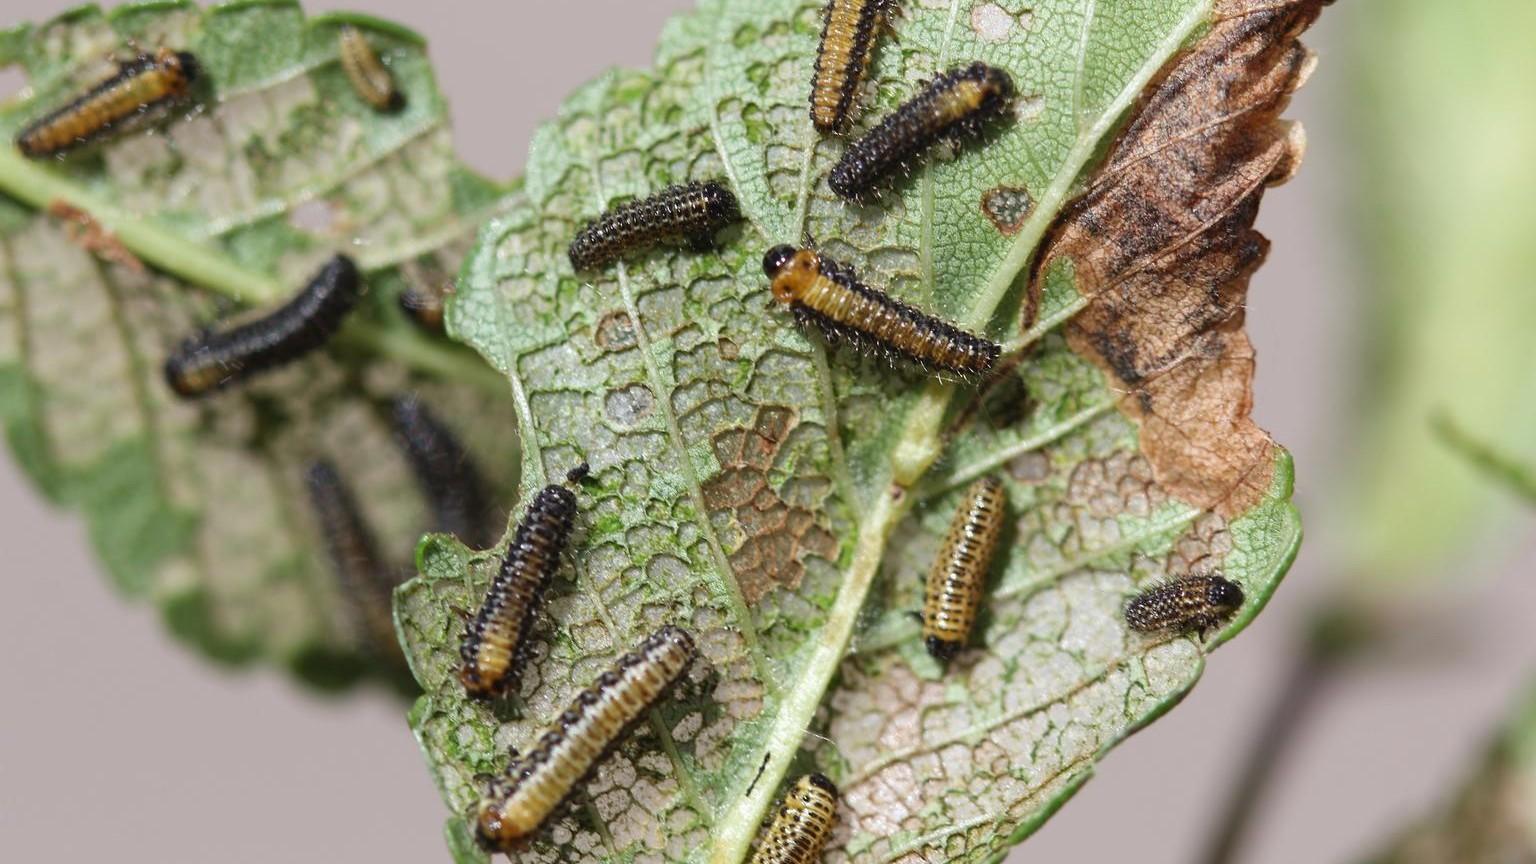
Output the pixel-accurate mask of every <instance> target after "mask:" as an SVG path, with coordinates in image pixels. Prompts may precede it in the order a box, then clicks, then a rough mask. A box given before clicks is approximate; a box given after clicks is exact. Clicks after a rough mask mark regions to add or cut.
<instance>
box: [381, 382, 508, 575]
mask: <svg viewBox="0 0 1536 864" xmlns="http://www.w3.org/2000/svg"><path fill="white" fill-rule="evenodd" d="M390 419H391V421H392V425H393V426H394V430H395V441H396V442H398V443H399V445H400V449H401V451H403V452H404V453H405V457H406V461H407V462H409V463H410V465H411V473H412V474H414V475H415V476H416V485H417V486H419V487H421V491H422V494H423V495H424V496H425V497H426V499H427V506H428V509H430V510H431V511H432V519H433V526H432V530H434V531H438V532H442V533H446V534H452V535H453V536H455V537H457V538H459V540H460V541H462V542H463V543H464V545H466V546H468V547H470V548H471V549H486V548H489V547H490V546H491V545H492V544H494V543H495V542H496V538H497V536H498V534H499V532H500V530H501V526H498V525H496V524H495V520H494V518H493V517H494V516H495V508H493V507H492V506H491V504H490V495H488V494H487V493H486V488H485V480H484V478H483V477H482V476H481V474H480V469H479V467H478V466H477V465H476V464H475V460H474V459H473V457H471V456H470V455H469V451H468V450H466V449H464V445H463V444H462V443H460V441H459V438H458V436H457V435H454V434H453V430H451V429H449V428H448V427H447V426H445V425H444V424H443V422H442V421H441V420H439V419H438V418H437V416H436V415H435V414H433V413H432V411H431V410H430V409H429V408H427V406H426V404H425V403H423V402H422V401H421V399H420V398H419V397H417V396H414V395H406V396H397V397H396V398H395V400H394V403H393V405H392V406H391V411H390Z"/></svg>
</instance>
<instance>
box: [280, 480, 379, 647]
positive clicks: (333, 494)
mask: <svg viewBox="0 0 1536 864" xmlns="http://www.w3.org/2000/svg"><path fill="white" fill-rule="evenodd" d="M304 485H305V488H306V489H307V490H308V492H309V501H310V506H311V508H312V509H313V510H314V513H315V520H316V521H317V522H318V523H319V526H320V534H321V536H322V538H323V540H324V543H325V548H326V552H327V553H328V554H329V556H330V559H331V564H332V566H333V568H334V569H335V571H336V577H337V581H338V582H340V584H341V596H342V601H343V602H344V603H345V604H346V607H347V608H348V610H349V612H350V615H351V617H352V618H353V622H352V623H353V626H354V627H355V628H356V630H357V632H358V636H359V638H360V639H361V640H362V642H363V644H364V645H365V647H366V648H367V649H368V651H369V652H370V653H372V654H375V655H377V656H380V657H383V658H387V659H389V660H390V661H392V662H398V661H403V660H404V657H403V656H402V655H401V654H400V643H399V641H398V640H397V639H396V638H395V622H394V617H393V612H392V611H391V607H390V595H391V593H392V592H393V591H394V589H395V585H396V584H397V583H398V581H399V576H400V575H401V574H400V573H399V572H398V571H396V570H394V569H393V568H391V567H389V566H388V565H386V564H385V563H384V559H383V556H381V555H380V554H379V545H378V542H377V540H376V539H375V538H374V534H373V531H372V530H371V529H370V528H369V527H368V523H367V522H365V521H364V520H363V514H362V512H361V511H360V510H359V509H358V506H357V499H356V498H354V497H353V495H352V491H351V490H350V489H349V488H347V485H346V483H345V482H344V481H343V480H342V479H341V474H340V473H339V472H337V470H336V466H335V465H334V464H332V463H331V462H330V461H329V460H326V459H320V460H317V461H315V462H313V463H311V464H310V466H309V469H308V470H307V471H305V472H304Z"/></svg>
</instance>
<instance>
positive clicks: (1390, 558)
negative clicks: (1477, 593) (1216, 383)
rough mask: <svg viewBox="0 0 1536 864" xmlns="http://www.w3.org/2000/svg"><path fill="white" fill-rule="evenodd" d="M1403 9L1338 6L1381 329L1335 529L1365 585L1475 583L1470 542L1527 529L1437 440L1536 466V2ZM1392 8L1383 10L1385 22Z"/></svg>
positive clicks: (1390, 589)
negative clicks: (1457, 437) (1531, 32)
mask: <svg viewBox="0 0 1536 864" xmlns="http://www.w3.org/2000/svg"><path fill="white" fill-rule="evenodd" d="M1506 5H1507V4H1501V3H1497V2H1489V0H1483V2H1473V3H1466V4H1446V3H1439V2H1435V0H1408V2H1401V3H1388V4H1383V5H1382V6H1381V7H1380V8H1379V9H1372V10H1371V11H1369V12H1365V11H1363V10H1361V9H1360V8H1359V7H1358V6H1357V5H1351V4H1345V5H1344V6H1342V7H1341V11H1342V14H1343V16H1344V17H1343V19H1341V20H1343V21H1345V22H1347V23H1348V24H1349V28H1348V29H1349V32H1351V33H1353V34H1354V41H1355V42H1356V43H1357V44H1358V48H1357V50H1355V51H1354V52H1353V54H1354V55H1355V56H1357V57H1359V58H1360V59H1359V60H1358V61H1357V64H1358V68H1356V69H1352V70H1350V72H1349V74H1346V75H1345V76H1344V77H1343V80H1345V81H1348V82H1350V83H1351V85H1352V87H1353V91H1352V92H1351V93H1350V94H1349V95H1348V97H1347V99H1348V103H1349V104H1351V105H1357V106H1360V107H1359V110H1358V111H1354V112H1352V113H1351V116H1352V117H1353V118H1354V119H1355V122H1356V124H1357V126H1358V132H1359V135H1358V137H1359V139H1360V141H1361V142H1362V143H1361V146H1362V148H1363V152H1367V153H1369V154H1370V157H1369V158H1367V159H1362V160H1360V164H1359V166H1358V167H1359V169H1360V170H1359V171H1358V172H1357V173H1356V174H1355V177H1354V179H1355V181H1356V182H1355V183H1354V184H1353V185H1352V187H1351V192H1350V194H1349V196H1348V200H1350V201H1352V202H1354V209H1355V211H1356V214H1355V215H1357V216H1358V218H1355V219H1353V220H1352V223H1351V224H1353V225H1357V226H1360V227H1359V230H1360V231H1361V232H1362V236H1361V238H1360V239H1361V241H1362V242H1361V243H1359V244H1357V245H1356V246H1353V247H1352V249H1355V250H1357V251H1358V253H1359V260H1360V261H1361V262H1363V266H1364V268H1365V271H1366V273H1365V275H1366V276H1367V279H1366V280H1365V283H1364V286H1365V287H1366V288H1368V289H1369V291H1368V293H1366V294H1365V295H1364V296H1365V303H1366V306H1365V308H1364V309H1363V310H1362V312H1361V316H1360V318H1361V320H1362V321H1370V322H1373V325H1374V326H1373V328H1372V331H1371V332H1370V333H1369V334H1368V338H1366V339H1364V340H1362V344H1363V346H1364V347H1365V348H1367V349H1368V350H1369V354H1368V357H1367V358H1366V361H1367V362H1365V363H1364V364H1361V365H1362V366H1363V368H1365V369H1366V370H1367V373H1368V374H1367V376H1366V377H1365V378H1364V380H1362V381H1360V382H1358V383H1357V385H1356V387H1355V388H1354V390H1355V392H1357V393H1358V394H1359V396H1360V403H1361V405H1362V408H1363V417H1362V419H1361V422H1360V424H1359V429H1358V430H1357V431H1356V433H1355V434H1353V435H1351V436H1350V440H1352V441H1358V442H1365V447H1364V448H1363V449H1361V450H1360V451H1359V452H1357V453H1346V454H1345V456H1344V458H1343V459H1342V460H1341V464H1345V465H1349V466H1351V467H1352V468H1353V469H1354V470H1353V471H1352V472H1351V476H1349V478H1348V480H1347V481H1346V482H1345V483H1344V484H1342V486H1341V488H1343V489H1346V490H1352V492H1351V494H1348V495H1345V496H1342V497H1341V498H1340V499H1339V500H1338V502H1337V511H1336V514H1337V515H1336V518H1335V519H1334V520H1333V521H1336V522H1337V523H1338V524H1339V536H1340V537H1341V538H1344V540H1343V542H1344V544H1345V546H1344V550H1343V551H1344V557H1345V559H1346V560H1345V561H1344V568H1343V569H1344V570H1345V571H1346V572H1350V573H1354V574H1359V575H1360V576H1362V577H1367V578H1369V579H1372V580H1375V581H1376V583H1377V584H1375V585H1374V586H1372V585H1370V584H1369V583H1364V584H1362V585H1361V586H1360V587H1361V588H1362V589H1374V591H1375V593H1377V594H1383V595H1393V596H1400V595H1401V593H1402V585H1403V584H1404V583H1405V582H1412V581H1414V580H1419V581H1423V580H1425V579H1428V578H1432V577H1433V576H1434V575H1436V574H1442V573H1443V574H1447V575H1449V574H1456V575H1457V576H1458V577H1459V576H1460V575H1461V574H1462V573H1463V572H1464V568H1462V567H1461V566H1460V563H1461V559H1462V556H1464V555H1465V553H1466V550H1467V548H1468V547H1469V546H1471V545H1477V546H1478V547H1479V548H1480V549H1481V550H1482V552H1480V553H1479V554H1491V553H1490V552H1489V549H1488V544H1497V543H1500V542H1502V538H1506V537H1511V536H1514V534H1515V532H1512V531H1509V530H1506V528H1507V526H1509V524H1510V521H1511V520H1512V519H1515V518H1524V515H1523V513H1521V512H1520V510H1519V508H1518V507H1517V506H1515V505H1514V504H1513V502H1512V501H1511V500H1510V499H1509V498H1508V496H1505V495H1503V494H1502V493H1501V492H1500V491H1499V490H1498V489H1497V487H1496V486H1494V485H1493V484H1489V483H1488V482H1487V481H1486V479H1485V478H1484V477H1483V476H1481V475H1480V474H1479V473H1478V472H1477V471H1475V470H1472V469H1471V468H1470V467H1469V465H1468V463H1467V461H1466V460H1465V459H1464V458H1462V456H1461V455H1460V454H1457V453H1454V452H1452V451H1451V450H1449V449H1447V448H1446V447H1444V446H1443V444H1442V442H1441V441H1440V440H1438V439H1437V435H1436V432H1435V430H1434V428H1433V426H1432V423H1431V420H1432V419H1433V418H1434V417H1435V416H1437V415H1443V416H1448V417H1452V418H1454V419H1455V421H1456V423H1457V424H1458V425H1460V426H1461V427H1463V428H1465V429H1467V430H1468V431H1471V432H1475V433H1476V434H1477V435H1478V436H1479V437H1480V438H1482V439H1484V440H1485V442H1486V444H1487V445H1489V446H1491V447H1493V448H1495V449H1496V450H1498V451H1499V452H1502V453H1505V454H1507V455H1508V456H1509V457H1510V458H1512V459H1515V460H1517V461H1519V462H1523V463H1525V464H1536V341H1533V340H1532V339H1531V338H1530V334H1531V333H1532V332H1536V292H1532V291H1531V290H1530V287H1529V286H1530V274H1531V273H1532V272H1533V270H1536V247H1533V245H1532V244H1531V242H1530V238H1531V236H1532V234H1533V232H1536V208H1533V207H1532V205H1531V198H1530V196H1529V195H1527V194H1525V190H1527V189H1530V188H1531V186H1532V184H1533V183H1536V165H1533V164H1531V160H1529V159H1527V158H1525V156H1524V154H1526V153H1529V152H1530V151H1531V149H1532V148H1533V147H1536V104H1533V103H1532V101H1531V100H1530V99H1527V98H1523V97H1522V95H1521V94H1524V93H1525V92H1526V91H1527V90H1528V88H1529V84H1530V81H1531V76H1532V74H1533V73H1536V69H1533V64H1532V59H1531V56H1530V52H1529V51H1528V50H1527V47H1528V44H1527V42H1526V41H1525V40H1524V39H1522V38H1521V35H1520V34H1521V33H1522V32H1525V31H1526V30H1527V29H1528V28H1531V27H1536V6H1533V5H1532V4H1528V3H1525V4H1514V5H1512V6H1508V8H1506ZM1378 13H1379V14H1378Z"/></svg>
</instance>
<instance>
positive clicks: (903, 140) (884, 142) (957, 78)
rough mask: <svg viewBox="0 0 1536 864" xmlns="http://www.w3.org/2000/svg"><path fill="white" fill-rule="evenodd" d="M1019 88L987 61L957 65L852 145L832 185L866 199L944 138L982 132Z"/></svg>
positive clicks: (835, 169)
mask: <svg viewBox="0 0 1536 864" xmlns="http://www.w3.org/2000/svg"><path fill="white" fill-rule="evenodd" d="M1013 92H1014V91H1013V79H1011V78H1009V77H1008V73H1007V72H1004V71H1003V70H1001V69H996V68H994V67H991V66H988V65H986V64H985V63H972V64H971V65H970V66H964V67H960V68H957V69H951V70H950V71H948V72H945V73H943V74H941V75H939V76H938V77H936V78H934V79H933V80H932V81H930V82H929V83H928V84H927V85H926V86H924V87H923V89H922V90H920V91H919V92H918V94H917V95H916V96H914V97H912V98H911V99H910V100H908V101H907V102H906V103H905V104H903V105H902V106H901V107H900V108H897V109H896V111H895V112H894V113H892V114H891V115H890V116H889V117H886V118H885V119H884V120H881V121H880V123H879V125H877V126H876V127H875V128H873V129H871V130H869V131H868V132H866V133H865V134H864V135H862V136H860V137H859V138H858V139H857V140H856V141H854V142H853V143H852V144H849V145H848V149H846V150H844V151H843V155H842V158H840V159H838V160H837V164H836V165H834V166H832V171H831V172H830V173H829V174H828V175H827V185H828V186H829V187H830V188H831V189H832V191H833V192H835V193H837V195H838V196H839V197H841V198H844V199H847V200H850V201H857V200H862V199H864V198H866V197H868V196H869V195H870V194H871V193H872V192H874V191H875V189H876V188H877V187H878V186H879V185H880V184H881V183H882V182H883V181H885V180H886V179H887V178H888V177H890V176H891V175H892V174H894V173H895V172H896V171H897V170H900V169H903V168H907V167H910V166H911V165H913V164H914V163H915V162H916V161H917V160H918V159H919V158H921V157H922V156H923V154H924V153H926V152H927V151H928V149H929V148H931V147H933V145H934V144H937V143H938V142H939V141H940V140H945V139H948V140H955V141H958V140H959V139H962V138H967V137H972V136H975V135H977V134H979V133H980V132H981V131H982V129H983V128H985V125H986V123H987V121H989V120H991V119H992V118H995V117H999V116H1001V115H1002V114H1003V113H1004V111H1006V110H1007V108H1008V106H1009V104H1010V103H1011V102H1012V100H1013Z"/></svg>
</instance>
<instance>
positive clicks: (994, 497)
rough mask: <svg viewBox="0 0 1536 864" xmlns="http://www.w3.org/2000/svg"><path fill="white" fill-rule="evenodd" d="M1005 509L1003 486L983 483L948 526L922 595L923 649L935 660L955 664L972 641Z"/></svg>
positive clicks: (978, 483)
mask: <svg viewBox="0 0 1536 864" xmlns="http://www.w3.org/2000/svg"><path fill="white" fill-rule="evenodd" d="M1007 506H1008V498H1007V492H1006V491H1005V490H1004V489H1003V484H1002V481H1000V480H998V479H997V478H996V477H983V478H981V479H979V480H977V481H976V482H975V483H972V484H971V485H970V487H969V488H967V489H966V490H965V497H964V498H963V499H962V500H961V502H960V509H959V510H956V511H955V515H954V518H953V519H951V520H950V523H949V533H948V534H946V535H945V536H944V545H943V546H942V547H940V548H939V555H938V557H937V558H935V559H934V562H933V567H932V568H931V569H930V570H929V571H928V582H927V587H926V590H925V592H924V595H923V644H924V645H926V646H927V647H928V653H929V654H932V655H933V656H934V657H936V658H938V659H939V660H949V659H951V658H953V657H954V656H955V655H956V654H958V653H960V649H961V648H964V647H965V643H966V641H967V640H968V639H969V638H970V635H971V627H972V626H973V625H974V624H975V623H976V612H977V610H978V609H979V608H980V607H981V592H982V589H983V588H984V587H986V581H987V571H988V570H990V569H991V567H992V554H993V553H994V552H996V551H997V540H998V538H999V537H1000V536H1002V532H1003V517H1004V516H1005V515H1006V513H1005V511H1006V509H1007Z"/></svg>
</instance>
